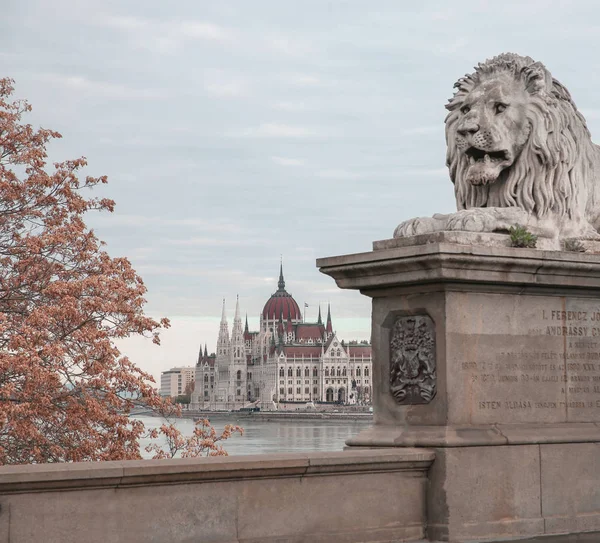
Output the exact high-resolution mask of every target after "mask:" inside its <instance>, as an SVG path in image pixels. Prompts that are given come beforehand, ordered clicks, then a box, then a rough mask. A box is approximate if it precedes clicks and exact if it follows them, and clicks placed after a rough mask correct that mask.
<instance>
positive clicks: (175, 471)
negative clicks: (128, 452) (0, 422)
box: [0, 449, 434, 543]
mask: <svg viewBox="0 0 600 543" xmlns="http://www.w3.org/2000/svg"><path fill="white" fill-rule="evenodd" d="M433 459H434V453H433V452H431V451H426V450H422V449H394V450H355V451H344V452H333V453H311V454H278V455H260V456H238V457H217V458H201V459H185V460H140V461H129V462H103V463H74V464H54V465H34V466H5V467H0V541H2V542H6V543H31V542H33V541H44V542H46V543H53V542H57V543H58V542H60V543H81V542H83V541H85V542H86V543H106V542H107V541H110V542H111V543H137V542H140V543H141V542H144V543H165V542H168V543H184V542H185V543H190V542H199V541H202V542H203V543H217V542H218V543H259V542H260V543H269V542H272V543H275V542H283V541H285V542H290V543H301V542H311V543H325V542H328V543H329V542H332V541H336V542H343V543H358V542H363V543H368V542H379V543H385V542H390V543H391V542H392V541H393V542H399V541H414V540H418V539H421V538H423V537H424V534H425V522H426V520H425V515H426V509H425V508H426V499H425V489H426V476H427V470H428V469H429V467H430V465H431V463H432V462H433Z"/></svg>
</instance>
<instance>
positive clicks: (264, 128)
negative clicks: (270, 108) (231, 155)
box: [239, 123, 324, 138]
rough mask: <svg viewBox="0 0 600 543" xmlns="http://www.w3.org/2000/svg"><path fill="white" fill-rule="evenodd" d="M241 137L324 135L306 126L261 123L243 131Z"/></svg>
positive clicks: (306, 136)
mask: <svg viewBox="0 0 600 543" xmlns="http://www.w3.org/2000/svg"><path fill="white" fill-rule="evenodd" d="M239 135H241V136H246V137H248V136H249V137H255V138H310V137H314V136H319V135H324V134H322V133H320V131H319V130H317V129H315V128H311V127H308V126H300V125H290V124H282V123H262V124H260V125H259V126H257V127H255V128H249V129H247V130H245V131H243V132H242V133H241V134H239Z"/></svg>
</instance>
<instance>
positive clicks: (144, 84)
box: [0, 0, 600, 378]
mask: <svg viewBox="0 0 600 543" xmlns="http://www.w3.org/2000/svg"><path fill="white" fill-rule="evenodd" d="M2 4H3V5H2V16H1V17H0V76H4V77H6V76H8V77H11V78H13V79H14V80H15V82H16V93H15V94H16V96H17V97H19V98H26V99H28V100H29V102H30V103H31V104H32V106H33V108H34V109H33V112H32V113H31V114H30V115H29V117H28V119H27V120H28V122H30V123H32V124H33V125H35V126H43V127H45V128H52V129H54V130H57V131H59V132H60V133H61V134H62V135H63V139H61V140H60V141H58V142H55V143H53V144H52V145H51V147H50V149H49V151H50V158H51V160H64V159H68V158H75V157H78V156H86V157H87V158H88V161H89V166H88V168H87V171H86V173H88V174H90V175H107V176H108V178H109V184H108V185H106V186H103V187H101V188H100V190H98V191H97V192H96V194H97V195H98V196H104V197H110V198H112V199H114V200H115V201H116V203H117V207H116V211H115V212H114V213H113V214H108V213H107V214H103V215H98V214H96V215H89V216H88V218H87V222H88V224H89V225H90V226H91V227H93V228H94V230H95V231H96V233H97V235H98V236H99V237H100V238H101V239H103V240H104V241H106V242H107V250H108V252H109V253H110V254H111V255H113V256H126V257H128V258H129V259H130V260H131V262H132V263H133V265H134V267H135V269H136V270H137V271H138V272H139V274H140V275H141V276H142V277H143V279H144V281H145V284H146V286H147V287H148V294H147V300H148V303H147V306H146V312H147V313H148V314H149V315H152V316H154V317H163V316H164V317H168V318H169V319H170V320H171V323H172V327H171V329H170V330H168V331H166V332H165V333H163V335H162V345H161V346H160V347H156V346H154V345H152V344H151V342H150V341H147V340H144V339H141V338H131V339H128V340H125V341H124V342H122V343H120V344H119V346H120V348H121V350H122V351H123V352H124V353H125V354H127V355H129V356H130V358H132V359H133V360H134V361H135V362H136V363H137V364H138V365H139V366H140V367H141V368H143V369H145V370H147V371H149V372H150V373H152V374H153V375H154V376H155V377H156V378H158V377H159V375H160V372H161V371H164V370H166V369H168V368H169V367H172V366H180V365H192V364H194V363H195V361H196V357H197V352H198V348H199V346H200V345H201V344H202V345H204V343H207V344H208V349H209V351H210V350H214V347H215V343H216V339H217V332H218V327H219V321H220V316H221V306H222V300H223V298H225V299H226V309H227V315H228V317H229V322H230V329H231V321H232V319H233V313H234V309H235V299H236V296H237V295H239V300H240V307H241V311H242V313H243V314H245V313H247V314H248V321H249V324H250V328H251V329H257V328H258V318H259V313H260V311H261V310H262V307H263V305H264V303H265V302H266V300H267V299H268V298H269V296H270V295H271V294H272V293H273V292H274V291H275V290H276V289H277V276H278V272H279V262H280V258H283V266H284V273H285V279H286V286H287V290H288V292H290V293H291V294H292V295H293V296H294V298H295V299H296V301H297V302H298V304H299V305H300V306H301V307H303V306H304V303H307V304H308V308H307V309H306V319H307V320H312V321H314V320H316V316H317V311H318V307H319V304H320V306H321V308H322V309H323V311H325V310H326V307H327V304H328V303H330V304H331V311H332V318H333V325H334V329H335V330H336V332H337V333H338V336H340V338H345V339H347V340H351V339H368V338H369V336H370V300H369V299H367V298H365V297H363V296H361V295H360V294H359V293H357V292H353V291H343V290H340V289H338V288H337V286H336V285H335V282H334V281H333V279H331V278H329V277H327V276H325V275H323V274H321V273H319V271H318V269H317V268H316V266H315V259H316V258H319V257H325V256H335V255H342V254H347V253H358V252H366V251H369V250H370V249H371V244H372V242H373V241H374V240H380V239H386V238H389V237H391V235H392V233H393V230H394V228H395V227H396V225H397V224H398V223H400V222H401V221H403V220H406V219H408V218H411V217H413V216H418V215H431V214H433V213H436V212H451V211H453V210H454V209H455V206H454V198H453V191H452V185H451V182H450V180H449V177H448V173H447V169H446V167H445V163H444V162H445V141H444V125H443V122H444V117H445V110H444V104H445V103H446V101H447V100H448V98H450V97H451V96H452V86H453V84H454V82H455V81H456V80H457V79H458V78H459V77H460V76H462V75H463V74H465V73H470V72H471V71H472V67H473V66H474V65H475V64H477V63H478V62H480V61H483V60H485V59H486V58H489V57H492V56H494V55H496V54H499V53H502V52H515V53H520V54H523V55H529V56H531V57H533V58H534V59H536V60H539V61H541V62H543V63H544V64H545V65H546V66H547V67H548V68H549V70H550V71H551V72H552V74H553V75H554V76H555V77H556V78H557V79H559V80H560V81H561V82H562V83H563V84H565V85H566V86H567V88H568V89H569V90H570V92H571V94H572V96H573V98H574V99H575V102H576V103H577V105H578V107H579V109H580V110H581V111H582V112H583V114H584V115H585V116H586V118H587V120H588V125H589V127H590V130H591V132H592V135H593V136H594V135H596V136H599V135H600V93H599V92H598V90H597V89H598V88H600V70H599V69H598V62H599V61H598V60H597V58H598V57H597V47H598V35H599V32H600V27H599V24H598V22H597V21H598V20H600V17H599V15H600V7H599V6H598V5H597V2H595V1H593V0H590V1H576V0H570V1H560V0H553V1H552V2H548V1H547V0H544V1H537V0H531V1H527V0H524V1H504V2H501V3H499V2H488V1H461V0H455V1H453V2H448V1H446V0H444V1H428V0H422V1H420V2H405V1H402V0H388V1H386V0H369V1H367V0H338V1H327V0H302V1H300V0H252V1H248V0H231V1H222V2H214V1H209V0H179V1H178V2H164V1H158V0H144V1H141V0H140V1H129V0H118V1H117V0H114V1H97V0H96V1H88V0H52V1H48V0H3V2H2Z"/></svg>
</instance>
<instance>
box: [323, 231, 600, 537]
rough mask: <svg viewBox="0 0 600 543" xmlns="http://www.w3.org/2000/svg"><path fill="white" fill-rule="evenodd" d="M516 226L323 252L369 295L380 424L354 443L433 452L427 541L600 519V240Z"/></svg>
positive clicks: (583, 527) (537, 530)
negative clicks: (520, 238)
mask: <svg viewBox="0 0 600 543" xmlns="http://www.w3.org/2000/svg"><path fill="white" fill-rule="evenodd" d="M507 239H508V236H503V235H501V234H470V233H465V232H438V233H435V234H431V235H425V236H415V237H414V238H400V239H394V240H384V241H381V242H375V243H374V250H373V251H371V252H368V253H360V254H354V255H346V256H341V257H333V258H326V259H320V260H318V261H317V265H318V266H319V268H320V269H321V271H322V272H323V273H326V274H327V275H330V276H332V277H333V278H334V279H335V280H336V283H337V284H338V286H340V287H341V288H349V289H357V290H360V292H361V293H363V294H365V295H367V296H369V297H371V298H372V307H373V310H372V344H373V410H374V425H373V426H372V427H371V428H369V429H367V430H365V431H363V432H362V433H361V434H359V435H358V436H356V437H353V438H351V439H350V440H349V441H348V442H347V445H348V447H349V448H350V449H352V448H353V447H358V448H377V447H387V448H392V447H428V448H431V449H433V450H434V451H435V453H436V460H435V462H434V464H433V466H432V467H431V469H430V471H429V474H428V493H427V500H428V504H427V514H428V517H427V523H428V537H429V539H430V540H431V541H450V542H461V543H463V542H466V541H483V540H485V541H503V540H507V539H510V538H515V539H516V538H524V537H536V536H540V535H549V534H570V535H573V534H581V533H586V532H593V531H597V530H598V529H600V524H599V523H600V493H598V492H596V490H595V489H596V488H600V471H598V470H597V469H596V463H597V461H596V455H597V453H598V452H600V449H598V447H600V255H598V254H595V253H596V250H597V249H598V247H597V245H598V244H597V242H590V243H589V244H587V246H586V247H585V250H586V252H566V251H556V250H546V249H544V248H542V249H517V248H513V247H509V246H507V245H508V243H507ZM477 243H479V244H480V245H477ZM482 244H483V245H482ZM430 321H431V322H433V324H434V326H433V328H434V330H433V331H432V332H430V331H428V330H427V329H426V326H424V325H423V324H422V323H425V322H430ZM432 341H433V343H434V344H433V345H432ZM432 353H435V355H434V356H433V355H432ZM419 395H420V396H419ZM413 398H416V399H417V400H418V401H412V399H413ZM407 399H408V400H407Z"/></svg>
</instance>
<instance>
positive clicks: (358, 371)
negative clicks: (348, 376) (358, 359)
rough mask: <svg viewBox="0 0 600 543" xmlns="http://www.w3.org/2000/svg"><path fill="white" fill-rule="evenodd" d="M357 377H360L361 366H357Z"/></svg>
mask: <svg viewBox="0 0 600 543" xmlns="http://www.w3.org/2000/svg"><path fill="white" fill-rule="evenodd" d="M356 377H360V366H357V368H356Z"/></svg>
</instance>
